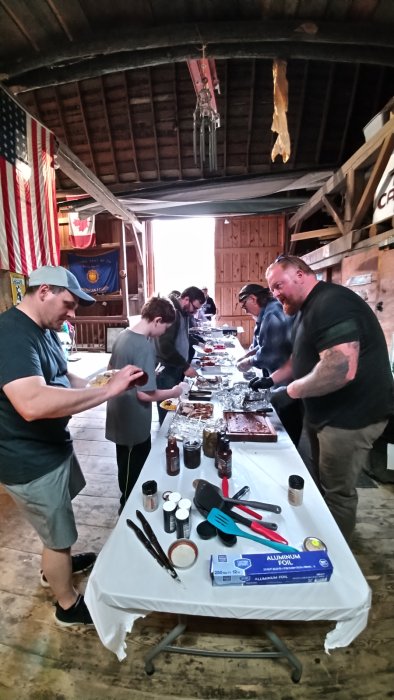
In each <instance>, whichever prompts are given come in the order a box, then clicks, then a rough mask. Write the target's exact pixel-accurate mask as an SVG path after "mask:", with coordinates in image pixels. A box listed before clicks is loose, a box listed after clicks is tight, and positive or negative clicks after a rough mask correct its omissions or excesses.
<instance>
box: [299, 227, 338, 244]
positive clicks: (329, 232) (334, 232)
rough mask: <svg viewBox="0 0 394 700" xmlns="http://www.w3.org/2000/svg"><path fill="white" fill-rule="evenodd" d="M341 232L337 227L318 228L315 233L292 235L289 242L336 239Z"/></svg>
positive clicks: (306, 232) (305, 232) (307, 232)
mask: <svg viewBox="0 0 394 700" xmlns="http://www.w3.org/2000/svg"><path fill="white" fill-rule="evenodd" d="M341 233H342V232H341V231H340V230H339V228H338V227H337V226H329V227H328V228H320V229H317V230H316V231H304V232H303V233H293V234H292V235H291V238H290V240H291V242H292V243H295V242H296V241H307V240H309V239H311V238H319V239H321V240H323V239H328V238H338V237H339V236H340V235H341Z"/></svg>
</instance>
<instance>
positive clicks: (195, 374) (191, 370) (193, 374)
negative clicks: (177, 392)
mask: <svg viewBox="0 0 394 700" xmlns="http://www.w3.org/2000/svg"><path fill="white" fill-rule="evenodd" d="M184 374H185V377H198V372H196V370H195V369H194V368H193V367H188V368H187V370H185V372H184Z"/></svg>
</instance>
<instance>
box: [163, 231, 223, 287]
mask: <svg viewBox="0 0 394 700" xmlns="http://www.w3.org/2000/svg"><path fill="white" fill-rule="evenodd" d="M152 244H153V259H154V289H155V294H161V295H162V296H167V295H168V294H169V293H170V292H172V291H173V290H175V289H177V290H179V291H180V292H182V291H183V290H184V289H186V287H191V286H195V287H199V288H200V289H201V287H208V292H209V294H210V295H211V296H214V291H215V219H212V218H208V217H204V218H194V219H175V220H174V219H170V220H156V221H153V222H152Z"/></svg>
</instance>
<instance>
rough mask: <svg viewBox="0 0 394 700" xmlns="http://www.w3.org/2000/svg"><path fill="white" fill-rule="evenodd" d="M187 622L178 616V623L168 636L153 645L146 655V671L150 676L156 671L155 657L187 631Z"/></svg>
mask: <svg viewBox="0 0 394 700" xmlns="http://www.w3.org/2000/svg"><path fill="white" fill-rule="evenodd" d="M185 619H186V618H185ZM186 626H187V622H186V621H185V620H184V619H183V618H182V617H181V616H179V617H178V624H177V625H176V626H175V627H174V629H172V630H171V631H170V632H168V634H166V636H165V637H164V638H163V639H162V640H161V642H159V643H158V644H156V646H155V647H153V649H152V651H150V652H149V654H147V655H146V656H145V672H146V673H147V674H148V676H151V675H152V674H153V673H154V672H155V667H154V665H153V663H152V661H153V659H155V658H156V656H158V654H160V652H161V651H164V650H168V647H170V648H171V642H173V641H174V640H175V639H176V638H177V637H179V636H180V635H181V634H183V632H184V631H185V629H186Z"/></svg>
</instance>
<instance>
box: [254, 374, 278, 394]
mask: <svg viewBox="0 0 394 700" xmlns="http://www.w3.org/2000/svg"><path fill="white" fill-rule="evenodd" d="M272 386H274V382H273V381H272V379H271V377H255V378H254V379H251V380H250V382H249V388H250V389H253V391H258V389H271V387H272Z"/></svg>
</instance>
